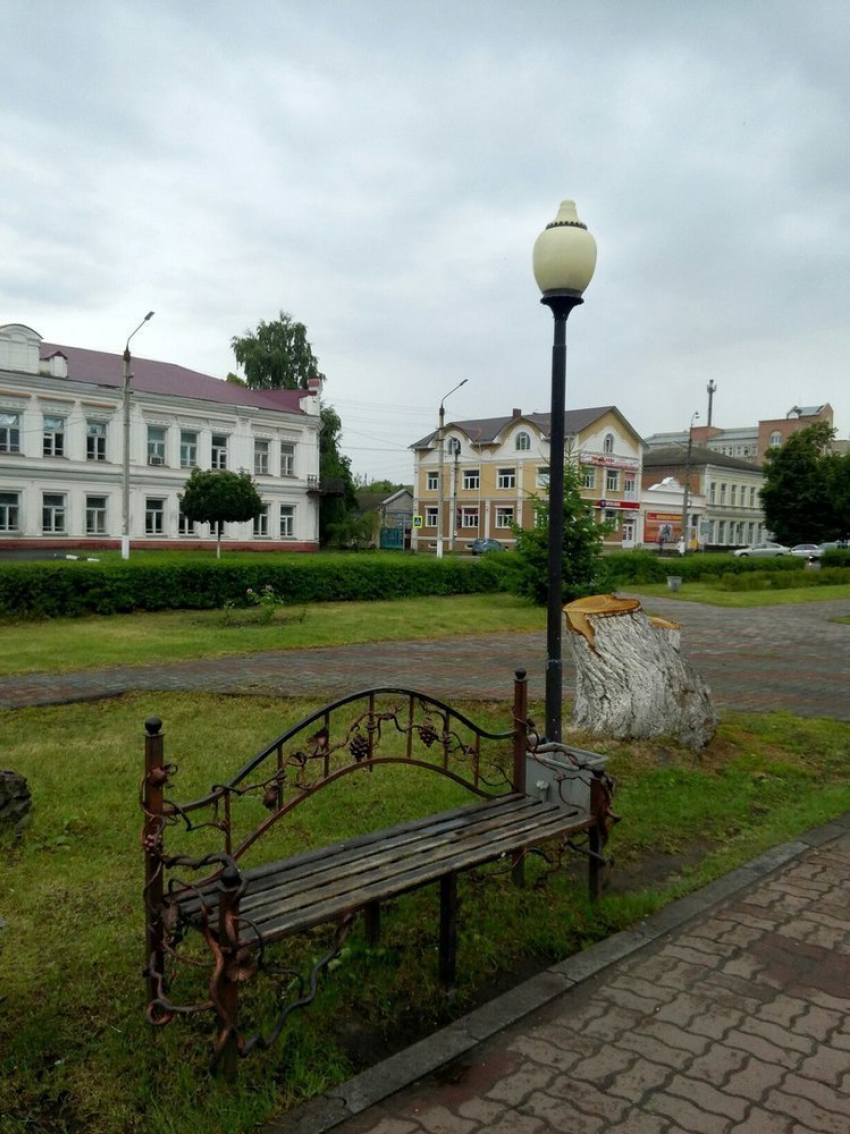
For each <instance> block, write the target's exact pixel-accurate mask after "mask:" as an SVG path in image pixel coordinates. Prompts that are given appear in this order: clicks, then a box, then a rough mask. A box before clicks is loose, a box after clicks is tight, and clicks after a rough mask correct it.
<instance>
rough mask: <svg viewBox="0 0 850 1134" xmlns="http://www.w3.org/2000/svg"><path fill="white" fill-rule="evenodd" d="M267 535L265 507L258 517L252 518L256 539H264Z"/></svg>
mask: <svg viewBox="0 0 850 1134" xmlns="http://www.w3.org/2000/svg"><path fill="white" fill-rule="evenodd" d="M268 534H269V506H268V504H266V505H265V507H264V508H263V510H262V512H260V514H259V516H255V517H254V535H255V537H256V538H257V539H265V538H267V537H268Z"/></svg>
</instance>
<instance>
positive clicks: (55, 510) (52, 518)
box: [41, 492, 65, 535]
mask: <svg viewBox="0 0 850 1134" xmlns="http://www.w3.org/2000/svg"><path fill="white" fill-rule="evenodd" d="M41 531H42V534H43V535H64V534H65V494H64V493H63V492H45V493H44V494H43V495H42V497H41Z"/></svg>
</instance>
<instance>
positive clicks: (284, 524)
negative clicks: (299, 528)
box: [280, 504, 295, 539]
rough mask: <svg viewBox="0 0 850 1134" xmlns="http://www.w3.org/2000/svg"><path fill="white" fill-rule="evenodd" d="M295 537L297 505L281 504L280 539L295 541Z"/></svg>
mask: <svg viewBox="0 0 850 1134" xmlns="http://www.w3.org/2000/svg"><path fill="white" fill-rule="evenodd" d="M294 537H295V505H294V504H281V506H280V538H281V539H293V538H294Z"/></svg>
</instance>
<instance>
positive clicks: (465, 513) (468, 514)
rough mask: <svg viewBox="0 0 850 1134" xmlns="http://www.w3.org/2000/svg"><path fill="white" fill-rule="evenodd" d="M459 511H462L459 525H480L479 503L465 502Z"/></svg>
mask: <svg viewBox="0 0 850 1134" xmlns="http://www.w3.org/2000/svg"><path fill="white" fill-rule="evenodd" d="M458 511H459V512H460V524H459V525H458V526H459V527H461V528H467V529H468V528H477V527H478V515H479V512H478V505H477V504H468V505H466V504H465V505H464V506H463V507H462V508H459V509H458Z"/></svg>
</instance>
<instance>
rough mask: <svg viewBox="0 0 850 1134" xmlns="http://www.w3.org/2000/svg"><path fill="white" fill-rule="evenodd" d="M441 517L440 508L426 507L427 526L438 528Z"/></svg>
mask: <svg viewBox="0 0 850 1134" xmlns="http://www.w3.org/2000/svg"><path fill="white" fill-rule="evenodd" d="M439 519H440V509H439V508H426V509H425V527H426V528H436V526H437V524H438V522H439Z"/></svg>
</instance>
